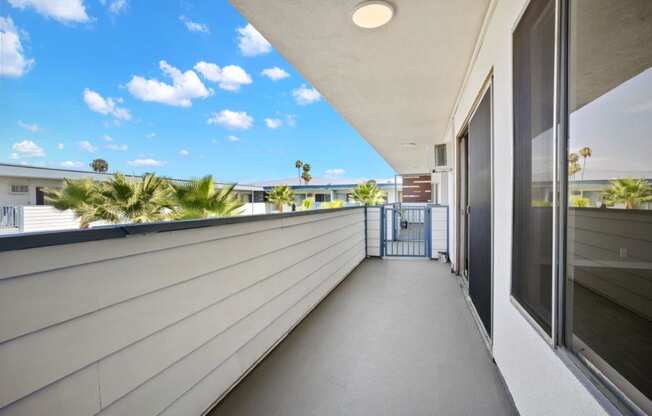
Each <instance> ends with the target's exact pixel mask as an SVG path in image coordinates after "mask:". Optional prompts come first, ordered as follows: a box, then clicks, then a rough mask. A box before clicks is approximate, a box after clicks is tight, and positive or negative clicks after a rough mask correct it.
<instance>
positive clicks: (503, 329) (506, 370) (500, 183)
mask: <svg viewBox="0 0 652 416" xmlns="http://www.w3.org/2000/svg"><path fill="white" fill-rule="evenodd" d="M526 5H527V1H526V0H499V1H496V2H494V3H493V4H492V6H491V7H490V12H489V13H490V18H489V20H488V24H487V25H486V28H485V29H486V30H485V32H484V36H483V37H482V39H481V40H480V42H479V45H481V46H480V48H479V49H478V52H477V55H476V56H475V57H474V59H473V61H472V64H471V69H470V73H469V76H468V78H467V80H466V82H465V84H464V86H463V89H462V95H461V97H460V101H459V103H458V106H457V107H456V110H455V112H454V116H453V120H451V125H452V126H454V127H453V128H451V129H450V130H449V132H450V136H449V137H447V138H446V141H451V142H453V143H455V140H454V137H456V136H457V135H458V134H459V133H460V129H461V128H462V125H463V122H464V120H465V119H466V118H467V116H468V114H469V112H470V111H471V108H472V106H473V103H474V101H475V100H476V98H477V97H478V94H479V92H480V90H481V89H482V86H483V84H484V82H485V80H486V79H487V77H488V76H489V74H491V73H492V71H493V86H494V97H493V109H494V115H493V124H494V131H493V136H494V145H493V154H494V158H493V169H494V189H493V196H494V201H493V204H494V205H493V207H494V210H493V216H494V222H493V251H494V255H493V276H494V293H493V314H494V315H493V326H494V334H493V351H492V352H493V356H494V359H495V360H496V363H497V364H498V367H499V368H500V371H501V372H502V374H503V376H504V378H505V381H506V383H507V386H508V387H509V390H510V392H511V393H512V396H513V397H514V401H515V403H516V406H517V407H518V409H519V411H520V413H521V414H523V415H560V416H562V415H604V414H606V413H605V411H604V409H603V408H602V407H601V406H600V404H599V403H598V402H597V400H596V399H595V398H594V397H593V396H592V395H591V394H590V393H589V392H588V390H587V389H586V388H585V387H584V386H583V385H582V384H581V383H580V381H579V380H578V379H577V378H576V377H575V376H574V375H573V374H572V373H571V371H570V370H569V369H568V367H566V365H565V364H564V363H563V362H562V361H561V360H560V359H559V357H558V356H557V354H556V353H555V351H554V350H553V348H552V347H551V346H550V345H549V344H548V343H547V342H546V341H545V340H544V339H543V338H542V337H541V336H540V335H539V334H538V333H537V331H536V330H535V328H533V327H532V325H531V324H530V323H528V321H526V319H525V318H524V317H523V315H521V313H520V312H519V311H518V310H517V309H516V307H515V306H514V305H513V304H512V302H511V301H510V280H511V252H512V247H511V244H512V196H513V195H512V166H513V149H512V140H513V131H512V121H513V117H512V66H511V65H512V41H511V39H512V31H513V28H514V27H515V26H516V24H517V22H518V19H519V17H520V15H521V14H522V12H523V11H524V9H525V7H526ZM455 159H456V157H455V158H454V160H455ZM451 176H454V175H451ZM449 195H450V197H449V201H455V187H454V186H453V187H449ZM452 230H456V228H455V227H453V228H452ZM451 234H454V233H451Z"/></svg>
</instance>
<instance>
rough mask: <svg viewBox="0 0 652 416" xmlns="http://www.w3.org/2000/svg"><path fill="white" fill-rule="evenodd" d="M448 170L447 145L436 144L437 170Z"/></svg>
mask: <svg viewBox="0 0 652 416" xmlns="http://www.w3.org/2000/svg"><path fill="white" fill-rule="evenodd" d="M447 170H448V157H447V145H446V144H445V143H442V144H436V145H435V171H438V172H439V171H447Z"/></svg>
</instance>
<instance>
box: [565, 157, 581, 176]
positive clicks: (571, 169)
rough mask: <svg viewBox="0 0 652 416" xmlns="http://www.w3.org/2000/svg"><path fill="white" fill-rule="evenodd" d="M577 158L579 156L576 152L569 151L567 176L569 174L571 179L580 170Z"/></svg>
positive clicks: (578, 158)
mask: <svg viewBox="0 0 652 416" xmlns="http://www.w3.org/2000/svg"><path fill="white" fill-rule="evenodd" d="M579 160H580V157H579V156H578V155H577V153H571V154H569V155H568V176H570V177H571V179H575V174H577V172H579V171H581V170H582V167H581V166H580V164H579V163H577V162H578V161H579Z"/></svg>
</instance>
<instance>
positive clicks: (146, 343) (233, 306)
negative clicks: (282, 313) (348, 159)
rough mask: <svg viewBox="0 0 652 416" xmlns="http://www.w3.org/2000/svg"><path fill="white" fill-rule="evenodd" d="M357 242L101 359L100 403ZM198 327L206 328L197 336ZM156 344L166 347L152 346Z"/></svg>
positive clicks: (332, 249)
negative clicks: (207, 329)
mask: <svg viewBox="0 0 652 416" xmlns="http://www.w3.org/2000/svg"><path fill="white" fill-rule="evenodd" d="M357 234H358V235H357V236H356V239H359V237H360V233H359V232H358V233H357ZM347 238H348V237H347ZM358 242H359V240H358V241H355V240H354V244H353V245H352V244H351V242H350V240H349V241H347V242H346V243H344V242H342V244H339V245H334V246H331V247H329V248H328V249H326V250H325V251H323V252H321V253H319V254H318V255H317V256H316V257H307V258H305V259H304V260H302V261H301V262H300V263H297V264H296V265H294V266H292V267H291V268H289V269H287V270H285V271H283V272H282V273H280V274H278V275H276V276H273V277H271V278H268V279H265V280H264V281H262V282H260V283H258V284H256V285H255V286H252V287H249V288H247V289H246V290H243V291H241V292H239V293H237V294H236V295H234V296H231V297H229V298H228V299H226V300H224V301H222V302H219V303H218V304H216V305H214V306H212V307H210V308H208V309H206V310H204V311H201V312H200V313H198V314H196V315H193V316H192V317H189V318H187V319H185V320H183V321H181V322H179V323H177V324H176V325H174V326H171V327H169V328H166V329H165V330H163V331H160V332H157V333H156V334H154V335H152V336H150V337H148V338H146V339H144V340H142V341H140V342H138V343H137V344H135V345H131V346H130V347H128V348H125V349H123V350H121V351H119V352H118V353H116V354H113V355H111V356H109V357H107V358H106V359H104V360H102V361H101V362H100V367H99V369H100V384H101V385H102V403H103V405H107V404H109V403H112V402H113V401H115V400H116V399H118V398H119V397H121V396H123V395H124V394H126V393H128V392H129V391H130V390H132V389H134V388H136V387H137V386H138V385H139V384H141V383H143V382H144V381H146V380H147V379H148V378H150V377H152V376H154V375H155V374H157V373H158V372H160V371H162V370H163V369H165V368H166V367H167V366H168V365H169V364H170V363H171V362H174V361H176V360H178V359H180V358H181V357H183V356H184V355H185V354H188V353H190V352H191V351H192V350H194V349H195V348H198V347H199V346H201V345H202V344H203V343H205V342H207V341H208V340H209V339H211V338H212V337H214V336H215V335H217V334H218V333H220V332H222V331H224V330H226V329H227V328H228V327H230V326H231V325H233V324H235V323H236V322H237V321H239V320H240V319H242V317H244V316H247V315H248V314H250V313H253V312H254V311H255V310H257V309H258V308H260V307H262V306H263V305H264V304H265V303H267V302H269V301H270V300H271V299H273V298H274V297H276V296H278V295H280V294H281V293H282V292H283V291H285V290H287V289H288V288H289V287H292V286H293V285H295V284H297V282H298V281H300V280H301V279H303V278H305V277H307V276H309V275H310V274H312V273H314V272H315V271H316V270H318V269H320V268H322V267H324V266H325V265H326V264H328V263H330V262H333V261H335V260H336V259H337V258H338V257H339V256H342V255H344V254H345V253H346V252H347V251H348V250H350V249H351V248H352V247H354V246H355V244H358ZM202 328H211V330H210V331H206V330H203V331H201V332H200V330H201V329H202ZM158 345H164V346H165V348H157V346H158Z"/></svg>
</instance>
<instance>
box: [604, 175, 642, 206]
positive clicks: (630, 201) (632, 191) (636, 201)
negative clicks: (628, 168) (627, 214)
mask: <svg viewBox="0 0 652 416" xmlns="http://www.w3.org/2000/svg"><path fill="white" fill-rule="evenodd" d="M602 200H603V201H604V202H605V203H606V204H607V205H610V206H611V205H614V204H623V205H624V206H625V209H634V208H638V206H639V205H640V204H641V203H642V202H650V201H652V186H650V184H649V183H648V182H647V180H645V179H633V178H623V179H614V180H612V181H610V183H609V188H607V190H606V191H604V192H603V193H602Z"/></svg>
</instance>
